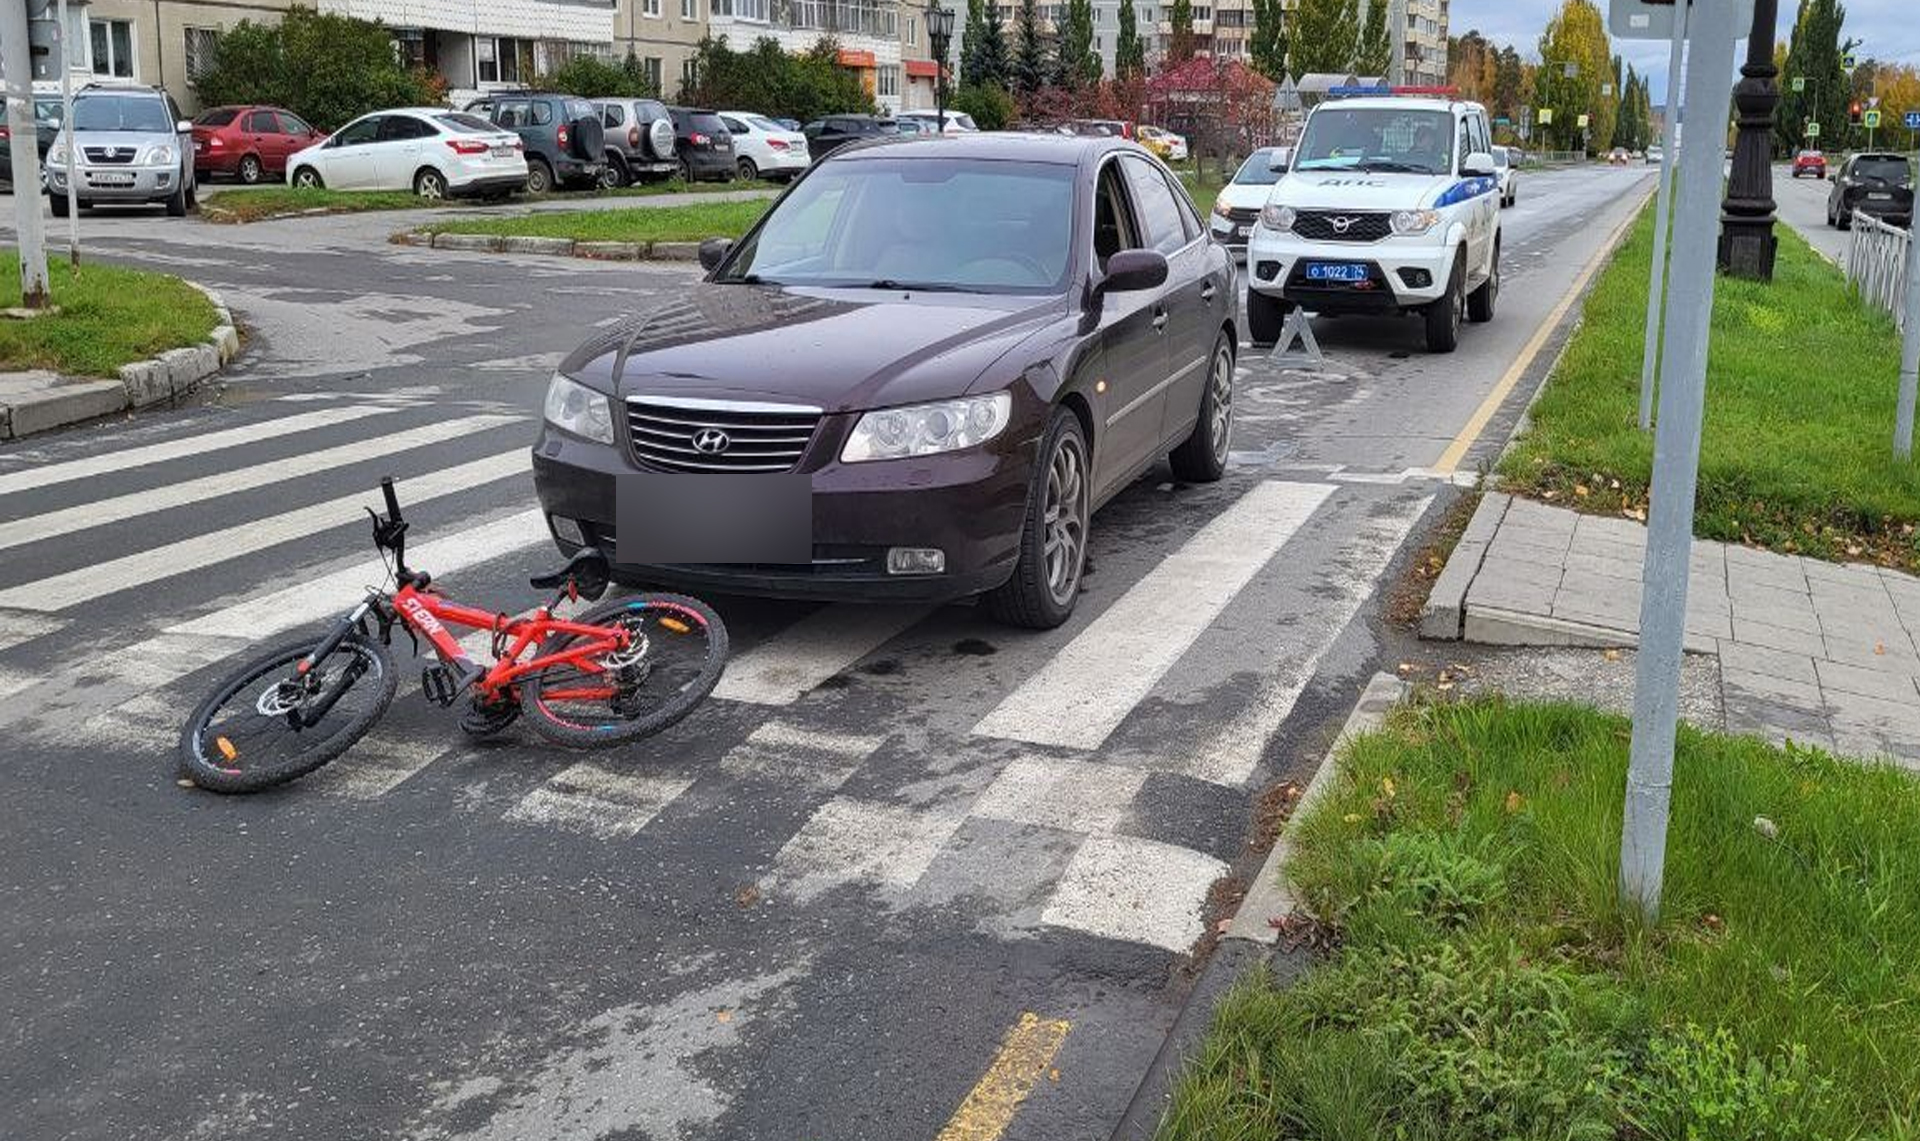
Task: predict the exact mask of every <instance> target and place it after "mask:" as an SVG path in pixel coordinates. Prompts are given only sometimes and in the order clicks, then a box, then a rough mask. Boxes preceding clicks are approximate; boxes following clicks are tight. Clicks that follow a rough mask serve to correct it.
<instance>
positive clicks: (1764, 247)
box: [1720, 218, 1780, 281]
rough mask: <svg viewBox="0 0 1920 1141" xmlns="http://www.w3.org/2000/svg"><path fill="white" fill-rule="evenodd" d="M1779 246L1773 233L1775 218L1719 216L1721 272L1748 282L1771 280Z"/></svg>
mask: <svg viewBox="0 0 1920 1141" xmlns="http://www.w3.org/2000/svg"><path fill="white" fill-rule="evenodd" d="M1779 247H1780V242H1779V239H1777V238H1775V237H1774V236H1773V219H1771V218H1764V219H1759V220H1754V219H1750V218H1739V219H1735V218H1722V219H1720V272H1721V273H1724V274H1726V275H1728V276H1729V277H1743V278H1746V279H1747V280H1749V281H1772V280H1773V259H1774V254H1775V253H1776V252H1777V251H1778V249H1779Z"/></svg>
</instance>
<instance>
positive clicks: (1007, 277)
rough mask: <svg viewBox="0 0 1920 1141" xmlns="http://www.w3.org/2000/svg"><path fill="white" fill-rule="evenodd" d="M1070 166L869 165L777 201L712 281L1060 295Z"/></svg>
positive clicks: (812, 179) (815, 180) (857, 164)
mask: <svg viewBox="0 0 1920 1141" xmlns="http://www.w3.org/2000/svg"><path fill="white" fill-rule="evenodd" d="M1074 169H1075V168H1074V167H1072V166H1067V165H1061V164H1053V163H1034V162H997V161H986V162H983V161H980V160H977V159H953V158H938V159H929V158H867V159H861V160H859V161H854V162H846V161H842V162H834V163H829V164H828V165H826V166H824V167H821V168H820V169H818V170H816V171H815V172H814V173H813V174H811V175H809V176H808V177H807V178H806V179H804V180H803V181H801V182H800V184H799V185H798V186H797V187H795V188H794V189H793V190H792V191H790V192H789V193H788V194H787V196H786V197H784V198H782V199H781V200H780V202H779V205H777V206H775V207H774V208H773V210H772V212H771V213H770V214H768V216H767V219H766V221H765V223H764V224H763V225H762V226H761V227H760V228H759V229H758V230H757V231H755V233H754V234H753V235H752V236H751V237H749V238H747V239H746V240H745V241H744V242H743V243H742V244H741V245H740V246H739V247H738V249H736V251H735V252H734V255H733V257H732V258H731V259H730V260H729V261H728V263H727V266H726V269H725V271H724V272H723V273H722V275H721V276H720V277H719V278H718V280H721V281H729V282H741V283H746V284H755V283H760V284H781V285H811V286H838V287H873V288H884V289H920V290H944V291H952V292H971V293H1040V292H1054V291H1057V290H1059V289H1062V288H1064V287H1065V282H1066V277H1067V270H1068V266H1069V262H1070V261H1071V252H1072V234H1073V180H1074Z"/></svg>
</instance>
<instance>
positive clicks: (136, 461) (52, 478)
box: [0, 405, 393, 495]
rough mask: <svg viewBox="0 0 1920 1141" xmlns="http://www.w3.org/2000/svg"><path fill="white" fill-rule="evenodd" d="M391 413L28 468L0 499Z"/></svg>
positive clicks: (310, 417) (10, 478)
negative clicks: (55, 485)
mask: <svg viewBox="0 0 1920 1141" xmlns="http://www.w3.org/2000/svg"><path fill="white" fill-rule="evenodd" d="M392 411H393V409H391V408H369V407H365V406H363V405H350V406H348V407H345V408H329V409H326V410H325V411H322V412H302V413H300V414H299V415H297V416H285V417H282V418H280V419H278V420H265V421H262V422H260V423H258V424H248V425H246V426H244V427H240V428H224V429H221V430H220V431H217V432H207V433H205V434H204V435H199V436H186V437H183V438H181V439H178V440H168V441H167V442H165V443H162V444H148V445H146V446H144V447H138V448H127V449H125V450H124V451H117V452H107V453H105V454H102V455H97V456H89V457H88V458H86V459H83V460H70V461H68V462H66V463H58V464H47V465H46V466H44V467H34V468H28V469H27V470H25V471H17V472H10V473H8V474H6V475H0V495H6V494H8V493H10V492H15V491H28V490H30V489H32V488H36V487H48V486H51V485H53V484H56V483H70V482H72V481H73V480H76V479H86V478H87V477H89V476H95V475H105V474H106V473H108V472H114V471H126V470H127V469H128V468H137V467H145V466H147V465H148V464H157V463H163V462H165V461H167V460H177V459H179V458H181V457H182V456H198V455H206V454H208V453H211V452H217V451H219V450H220V449H222V448H229V447H238V446H240V445H242V444H253V443H258V442H259V441H261V440H271V439H273V438H274V437H276V436H290V435H293V434H294V433H296V432H306V431H311V430H312V429H315V428H329V427H332V426H333V425H335V424H345V423H348V422H349V421H353V420H361V419H365V418H366V417H368V416H381V415H385V414H386V413H388V412H392Z"/></svg>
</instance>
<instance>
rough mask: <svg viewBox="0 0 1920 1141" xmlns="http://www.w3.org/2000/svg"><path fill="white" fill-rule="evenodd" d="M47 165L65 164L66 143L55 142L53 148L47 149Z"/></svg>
mask: <svg viewBox="0 0 1920 1141" xmlns="http://www.w3.org/2000/svg"><path fill="white" fill-rule="evenodd" d="M47 165H48V166H65V165H67V144H65V143H55V144H54V146H53V148H52V149H51V150H49V151H47Z"/></svg>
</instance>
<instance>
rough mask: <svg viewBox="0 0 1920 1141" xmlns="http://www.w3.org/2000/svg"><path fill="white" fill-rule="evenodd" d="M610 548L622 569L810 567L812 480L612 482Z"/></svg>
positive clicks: (646, 477)
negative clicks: (634, 566)
mask: <svg viewBox="0 0 1920 1141" xmlns="http://www.w3.org/2000/svg"><path fill="white" fill-rule="evenodd" d="M613 496H614V504H613V512H614V526H615V528H616V530H615V534H616V535H617V536H618V538H617V539H616V540H615V544H614V554H615V557H616V560H617V561H619V562H621V563H626V564H635V563H654V564H658V563H810V562H812V561H813V479H812V477H811V476H807V475H787V474H780V475H735V474H723V473H717V472H716V473H714V474H711V475H667V474H664V473H660V474H656V473H653V472H647V473H644V474H633V475H622V476H618V477H616V479H615V481H614V488H613Z"/></svg>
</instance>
